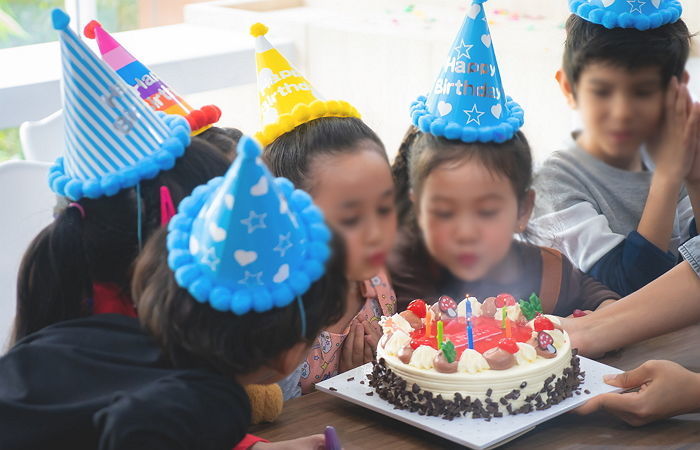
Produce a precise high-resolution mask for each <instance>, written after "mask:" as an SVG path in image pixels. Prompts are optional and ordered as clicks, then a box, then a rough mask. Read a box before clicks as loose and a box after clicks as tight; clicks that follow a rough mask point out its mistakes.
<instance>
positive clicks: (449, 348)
mask: <svg viewBox="0 0 700 450" xmlns="http://www.w3.org/2000/svg"><path fill="white" fill-rule="evenodd" d="M440 350H442V354H443V355H445V359H446V360H447V362H448V363H453V362H455V359H457V351H456V350H455V345H454V344H453V343H452V341H446V342H443V343H442V344H440Z"/></svg>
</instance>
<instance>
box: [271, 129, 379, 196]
mask: <svg viewBox="0 0 700 450" xmlns="http://www.w3.org/2000/svg"><path fill="white" fill-rule="evenodd" d="M363 140H369V141H372V142H374V143H375V144H377V146H378V147H379V148H380V149H381V150H382V151H381V154H382V156H384V158H387V156H386V151H385V150H384V144H382V141H381V140H380V139H379V137H378V136H377V134H376V133H375V132H374V131H372V129H371V128H370V127H368V126H367V125H366V124H365V123H364V122H363V121H361V120H360V119H356V118H354V117H322V118H320V119H315V120H312V121H310V122H307V123H304V124H302V125H299V126H298V127H296V128H294V129H293V130H292V131H289V132H287V133H285V134H283V135H281V136H280V137H278V138H277V139H275V140H274V141H273V142H272V143H270V144H269V145H268V146H267V147H265V150H264V151H263V158H264V159H265V162H266V163H267V165H268V167H270V170H271V171H272V173H273V174H274V175H275V176H278V177H285V178H287V179H289V180H290V181H291V182H292V183H294V186H296V187H297V188H299V189H304V190H305V191H307V192H312V191H313V183H312V182H311V180H310V178H309V169H310V167H311V163H312V161H313V159H314V158H316V157H318V156H320V155H337V154H341V153H346V152H348V151H354V146H355V145H356V144H357V143H358V142H360V141H363ZM388 161H389V159H388V158H387V162H388Z"/></svg>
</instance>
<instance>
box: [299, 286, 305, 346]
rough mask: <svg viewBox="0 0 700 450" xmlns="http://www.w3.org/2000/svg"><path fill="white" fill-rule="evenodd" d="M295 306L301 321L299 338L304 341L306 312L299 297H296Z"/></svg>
mask: <svg viewBox="0 0 700 450" xmlns="http://www.w3.org/2000/svg"><path fill="white" fill-rule="evenodd" d="M297 305H299V319H301V337H302V338H304V339H306V310H305V309H304V301H303V300H302V299H301V295H297Z"/></svg>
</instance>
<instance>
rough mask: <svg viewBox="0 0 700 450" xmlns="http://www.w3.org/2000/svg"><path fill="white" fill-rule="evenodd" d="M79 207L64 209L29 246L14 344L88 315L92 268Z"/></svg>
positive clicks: (21, 271)
mask: <svg viewBox="0 0 700 450" xmlns="http://www.w3.org/2000/svg"><path fill="white" fill-rule="evenodd" d="M81 214H82V213H81V210H80V209H79V208H78V207H69V208H66V209H64V210H63V211H62V212H61V213H60V214H59V215H58V217H56V219H55V220H54V222H53V223H52V224H51V225H49V226H47V227H46V228H44V229H43V230H42V231H41V232H40V233H39V235H38V236H37V237H35V238H34V240H33V241H32V242H31V243H30V244H29V248H28V249H27V251H26V253H25V254H24V257H23V258H22V262H21V265H20V269H19V276H18V279H17V309H16V312H17V313H16V316H15V323H14V330H13V333H12V339H11V343H12V344H14V343H15V342H17V341H18V340H20V339H22V338H23V337H25V336H27V335H28V334H31V333H33V332H35V331H37V330H39V329H41V328H43V327H45V326H47V325H50V324H52V323H55V322H59V321H63V320H69V319H75V318H78V317H82V316H84V315H86V314H88V312H89V311H88V308H87V307H86V305H85V299H86V298H87V297H89V296H90V295H91V281H90V275H89V273H90V270H89V265H88V262H87V259H86V256H85V251H84V247H83V236H82V235H83V224H82V221H83V219H82V217H81Z"/></svg>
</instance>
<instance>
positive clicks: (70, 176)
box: [49, 9, 190, 200]
mask: <svg viewBox="0 0 700 450" xmlns="http://www.w3.org/2000/svg"><path fill="white" fill-rule="evenodd" d="M51 19H52V21H53V27H54V28H55V29H56V30H57V31H58V35H59V42H60V47H61V57H62V58H61V60H62V67H63V77H62V94H63V116H64V119H65V143H66V146H65V147H66V150H65V153H64V155H63V156H61V157H59V158H58V159H57V160H56V163H55V164H54V166H53V167H52V168H51V170H50V171H49V185H50V186H51V189H52V190H53V191H54V192H56V193H57V194H59V195H62V196H65V197H68V198H71V199H73V200H79V199H81V198H83V197H88V198H98V197H102V196H111V195H114V194H116V193H117V192H119V191H120V190H122V189H124V188H128V187H132V186H135V185H137V184H138V183H139V181H141V180H144V179H149V178H153V177H155V176H156V175H157V174H158V173H159V172H160V171H162V170H168V169H170V168H172V167H173V166H174V165H175V159H176V158H178V157H179V156H182V154H183V153H184V152H185V148H186V147H187V146H188V145H189V143H190V127H189V124H188V123H187V121H186V120H185V119H184V118H182V117H180V116H168V115H166V114H163V113H157V112H155V111H153V110H151V109H150V108H149V107H148V105H146V104H145V103H144V102H143V101H142V100H141V99H140V98H139V97H138V96H136V94H135V93H134V92H132V90H131V88H130V87H129V86H127V85H126V84H125V83H124V82H123V81H122V80H121V78H120V77H119V75H117V74H116V73H115V72H114V70H112V69H111V68H110V67H108V66H107V65H106V64H105V63H104V62H102V60H100V58H98V57H97V55H95V54H94V53H93V52H92V51H91V50H90V49H89V48H88V47H87V46H86V45H85V43H83V42H82V41H81V40H80V39H79V38H78V36H77V35H76V34H75V33H74V32H73V30H71V29H70V28H69V27H68V23H69V22H70V18H69V17H68V15H67V14H66V13H65V12H63V11H61V10H60V9H55V10H53V12H52V14H51Z"/></svg>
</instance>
